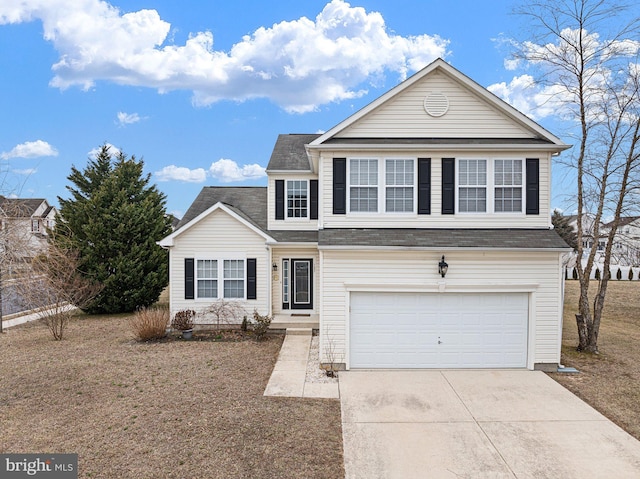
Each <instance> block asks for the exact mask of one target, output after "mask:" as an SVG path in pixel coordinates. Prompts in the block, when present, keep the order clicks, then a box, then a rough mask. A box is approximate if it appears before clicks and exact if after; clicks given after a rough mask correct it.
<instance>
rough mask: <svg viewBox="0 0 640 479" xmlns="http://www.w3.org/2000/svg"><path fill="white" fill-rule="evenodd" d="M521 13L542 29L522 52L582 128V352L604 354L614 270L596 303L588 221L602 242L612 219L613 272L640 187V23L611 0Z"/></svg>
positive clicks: (550, 2)
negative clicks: (623, 225)
mask: <svg viewBox="0 0 640 479" xmlns="http://www.w3.org/2000/svg"><path fill="white" fill-rule="evenodd" d="M518 13H520V14H522V15H524V16H525V17H526V18H527V19H528V20H529V22H530V25H532V27H533V29H534V32H535V33H534V38H533V39H531V40H529V41H525V42H522V43H520V45H519V46H520V49H519V52H518V55H519V57H520V58H521V59H524V60H526V61H527V62H528V64H529V65H531V66H532V68H537V70H538V73H539V75H538V81H539V82H540V84H541V85H543V86H545V87H547V88H546V89H545V91H546V92H547V93H548V94H549V101H550V102H552V103H553V104H554V105H555V106H556V107H557V111H558V112H559V113H560V114H561V115H562V116H563V118H564V119H566V120H568V121H569V122H571V124H572V125H574V126H575V127H576V128H574V131H575V132H576V133H575V139H576V143H577V148H575V149H574V151H573V155H572V156H571V159H570V161H571V163H570V165H571V166H573V167H574V168H575V171H576V178H577V197H576V202H577V213H578V217H577V256H578V258H577V261H576V268H577V272H578V279H579V281H580V299H579V304H578V310H579V312H578V314H577V315H576V323H577V327H578V335H579V344H578V350H579V351H587V352H592V353H597V352H598V333H599V329H600V322H601V320H602V311H603V307H604V302H605V296H606V292H607V284H608V281H609V274H608V273H605V274H603V275H601V278H600V280H599V283H598V286H597V291H596V294H595V297H594V300H593V304H591V301H590V297H589V283H590V280H589V277H590V274H591V271H592V269H593V267H594V262H595V259H596V251H597V248H596V247H594V248H591V249H590V251H589V253H588V254H586V255H585V247H584V244H583V238H584V237H585V233H586V232H585V231H584V228H585V221H583V220H584V219H585V218H586V216H587V215H589V216H590V217H591V218H592V219H593V231H592V232H591V234H592V236H593V238H594V241H596V242H597V241H598V239H599V238H600V237H601V235H602V234H604V232H601V230H600V225H601V224H602V220H603V219H604V218H609V217H611V218H612V221H611V222H610V224H609V226H610V228H609V230H608V232H607V233H606V239H607V243H606V247H605V251H604V254H603V260H604V268H603V271H609V266H610V263H611V254H612V246H613V239H614V237H615V234H616V231H617V229H618V225H619V222H620V217H621V216H622V215H623V214H624V213H625V212H626V211H627V210H628V209H629V208H631V207H632V206H633V202H631V201H630V200H631V198H632V196H633V195H634V190H636V188H637V184H636V183H635V180H636V179H637V169H638V162H639V156H638V154H639V151H638V149H639V146H640V145H639V142H638V140H639V137H638V133H639V127H640V123H639V116H638V115H639V113H640V108H639V106H640V90H639V88H638V86H639V82H638V79H639V71H638V54H639V52H640V49H639V47H638V45H639V43H638V26H639V25H640V23H639V21H638V18H631V19H629V18H630V17H629V13H630V9H629V6H628V5H626V4H623V3H621V2H611V1H605V0H541V1H533V2H528V3H527V4H526V6H523V7H522V8H521V9H520V10H519V11H518ZM594 246H595V245H594ZM585 256H586V258H585Z"/></svg>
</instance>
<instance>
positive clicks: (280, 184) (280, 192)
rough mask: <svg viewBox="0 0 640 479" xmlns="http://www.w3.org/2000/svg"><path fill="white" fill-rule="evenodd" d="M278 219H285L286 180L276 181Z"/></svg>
mask: <svg viewBox="0 0 640 479" xmlns="http://www.w3.org/2000/svg"><path fill="white" fill-rule="evenodd" d="M276 219H277V220H283V219H284V180H276Z"/></svg>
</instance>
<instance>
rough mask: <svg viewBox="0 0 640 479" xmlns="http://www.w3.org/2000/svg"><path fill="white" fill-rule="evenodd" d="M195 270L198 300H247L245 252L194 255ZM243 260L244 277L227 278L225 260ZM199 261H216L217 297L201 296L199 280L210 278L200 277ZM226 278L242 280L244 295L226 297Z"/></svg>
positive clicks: (195, 289)
mask: <svg viewBox="0 0 640 479" xmlns="http://www.w3.org/2000/svg"><path fill="white" fill-rule="evenodd" d="M193 258H194V265H193V266H194V271H193V280H194V281H193V282H194V288H193V289H194V295H193V296H194V297H193V299H194V300H196V301H201V302H202V301H217V300H220V299H224V300H225V301H246V300H247V258H246V256H245V255H243V254H229V255H222V256H209V255H205V256H194V257H193ZM228 260H231V261H242V271H243V273H242V278H241V279H238V278H225V276H224V262H225V261H228ZM198 261H216V262H217V263H216V266H217V277H216V281H217V296H216V297H208V296H206V297H201V296H200V295H199V294H198V281H199V280H200V279H208V278H199V277H198ZM225 279H227V280H233V281H240V280H241V281H242V283H243V286H242V289H243V291H242V297H239V298H226V297H225V296H224V283H225Z"/></svg>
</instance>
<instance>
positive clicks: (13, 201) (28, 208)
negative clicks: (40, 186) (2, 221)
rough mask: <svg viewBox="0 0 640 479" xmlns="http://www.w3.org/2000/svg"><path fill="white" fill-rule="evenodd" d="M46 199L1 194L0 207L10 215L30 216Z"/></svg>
mask: <svg viewBox="0 0 640 479" xmlns="http://www.w3.org/2000/svg"><path fill="white" fill-rule="evenodd" d="M45 201H46V200H45V199H44V198H7V197H5V196H0V209H2V211H4V214H6V215H7V216H9V217H14V218H29V217H31V216H33V214H34V213H35V211H36V210H37V209H38V207H39V206H40V205H41V204H42V203H44V202H45Z"/></svg>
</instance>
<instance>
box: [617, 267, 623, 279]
mask: <svg viewBox="0 0 640 479" xmlns="http://www.w3.org/2000/svg"><path fill="white" fill-rule="evenodd" d="M616 278H617V279H618V280H621V279H622V270H621V269H620V268H618V272H617V273H616Z"/></svg>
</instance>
